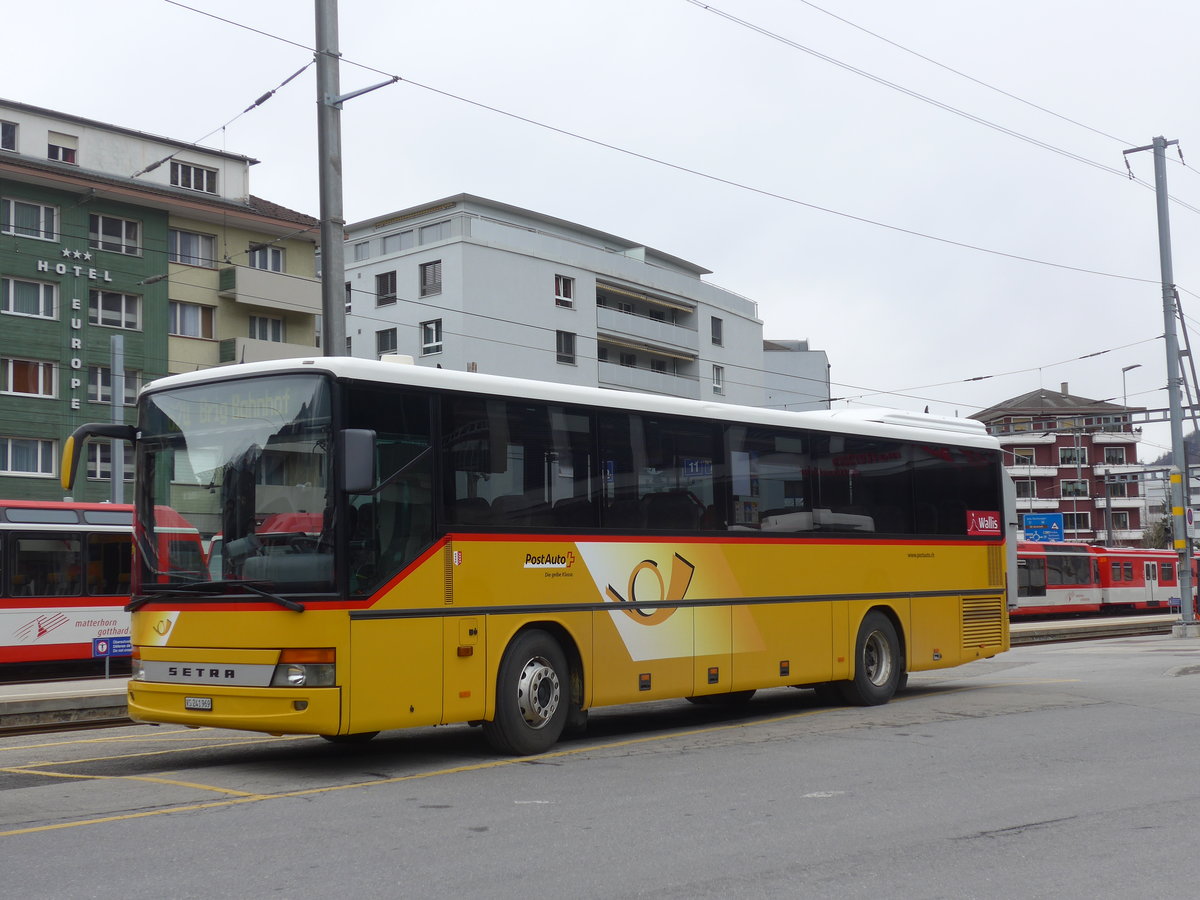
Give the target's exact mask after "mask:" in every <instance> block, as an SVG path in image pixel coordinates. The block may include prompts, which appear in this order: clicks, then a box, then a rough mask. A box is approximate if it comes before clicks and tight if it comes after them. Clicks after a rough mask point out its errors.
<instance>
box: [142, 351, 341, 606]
mask: <svg viewBox="0 0 1200 900" xmlns="http://www.w3.org/2000/svg"><path fill="white" fill-rule="evenodd" d="M329 397H330V388H329V383H328V381H327V380H326V379H325V378H323V377H321V376H318V375H275V376H269V377H263V378H254V379H246V380H239V381H237V382H215V383H212V384H205V385H197V386H194V387H180V388H176V389H173V390H163V391H157V392H155V391H153V390H152V391H150V392H148V393H147V394H146V395H145V396H144V397H143V398H142V401H141V403H142V409H141V418H140V423H141V424H140V431H141V435H140V439H139V442H138V453H139V458H138V462H139V490H140V492H141V493H140V497H139V499H140V504H139V511H140V512H139V515H140V520H139V522H138V528H137V530H136V534H137V541H138V554H137V556H138V561H139V572H138V575H139V576H140V584H139V585H137V586H138V587H140V588H141V590H143V591H153V590H155V586H156V585H164V586H165V585H175V586H178V585H179V581H180V579H179V577H178V573H176V572H172V570H171V566H170V565H169V564H168V560H167V559H165V558H163V556H162V553H161V552H160V551H161V549H162V548H161V547H160V546H158V544H159V543H160V542H156V541H152V540H146V539H144V537H143V536H144V535H150V534H155V533H156V532H157V531H161V530H162V528H163V526H164V524H165V523H163V522H159V521H157V519H158V516H159V515H160V513H159V510H161V509H162V508H170V509H173V510H176V511H177V512H178V513H180V514H181V515H183V516H184V517H185V518H186V519H187V520H188V521H189V522H191V523H192V524H193V525H194V526H195V527H196V528H197V529H199V531H200V533H201V534H202V535H203V536H204V538H205V539H206V540H207V541H209V542H210V544H209V545H210V547H217V548H219V552H218V553H217V555H216V556H215V558H213V559H210V560H209V565H208V566H207V567H204V566H198V567H196V568H197V571H195V573H194V578H193V577H192V575H193V573H189V578H188V579H187V580H188V581H195V582H209V583H212V585H213V587H214V588H215V587H217V586H218V585H221V584H229V583H233V582H239V581H245V582H253V583H254V584H255V586H256V587H257V588H259V589H262V590H269V591H286V592H290V593H328V592H331V591H332V590H333V589H334V580H333V579H334V576H333V573H334V564H333V543H334V542H333V539H332V534H331V533H328V531H327V523H328V522H330V521H331V520H332V516H331V514H329V512H328V511H329V510H330V509H331V506H332V503H333V492H332V491H331V489H330V483H331V479H330V476H329V471H330V468H329V467H330V457H329V442H330V401H329ZM200 586H202V585H201V584H197V587H200Z"/></svg>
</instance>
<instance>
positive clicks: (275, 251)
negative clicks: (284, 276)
mask: <svg viewBox="0 0 1200 900" xmlns="http://www.w3.org/2000/svg"><path fill="white" fill-rule="evenodd" d="M248 256H249V260H250V268H252V269H263V270H264V271H267V272H282V271H283V248H282V247H263V246H261V245H255V244H251V245H250V253H249V254H248Z"/></svg>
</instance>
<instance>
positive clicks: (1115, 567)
mask: <svg viewBox="0 0 1200 900" xmlns="http://www.w3.org/2000/svg"><path fill="white" fill-rule="evenodd" d="M1112 580H1113V581H1120V580H1121V564H1120V563H1119V562H1115V563H1113V564H1112Z"/></svg>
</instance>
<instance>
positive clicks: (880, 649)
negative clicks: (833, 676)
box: [838, 610, 904, 706]
mask: <svg viewBox="0 0 1200 900" xmlns="http://www.w3.org/2000/svg"><path fill="white" fill-rule="evenodd" d="M903 675H904V657H903V656H902V655H901V653H900V639H899V637H897V635H896V626H895V625H893V624H892V620H891V619H889V618H888V617H887V616H885V615H884V614H883V613H881V612H879V611H878V610H872V611H871V612H869V613H867V614H866V616H865V617H864V618H863V620H862V625H860V626H859V628H858V640H857V641H855V644H854V677H853V678H852V679H850V680H849V681H842V682H839V683H838V687H839V688H840V690H841V692H842V698H843V699H844V700H845V701H846V702H847V703H850V704H852V705H854V706H879V705H880V704H883V703H887V702H888V701H889V700H891V699H892V697H893V695H895V693H896V690H897V689H898V688H899V685H900V682H901V677H902V676H903Z"/></svg>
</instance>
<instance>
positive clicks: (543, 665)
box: [483, 629, 571, 756]
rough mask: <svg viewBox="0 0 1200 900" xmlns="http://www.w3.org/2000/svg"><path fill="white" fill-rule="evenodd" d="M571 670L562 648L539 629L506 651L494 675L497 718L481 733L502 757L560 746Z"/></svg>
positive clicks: (525, 635) (565, 718)
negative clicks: (496, 673)
mask: <svg viewBox="0 0 1200 900" xmlns="http://www.w3.org/2000/svg"><path fill="white" fill-rule="evenodd" d="M570 685H571V679H570V672H569V670H568V668H567V657H566V655H565V654H564V653H563V651H562V648H561V647H560V646H559V645H558V641H556V640H555V639H554V638H553V637H551V636H550V635H549V634H548V633H547V632H545V631H541V630H539V629H534V630H531V631H526V632H523V633H521V634H519V635H518V636H517V637H516V639H515V640H514V641H513V642H512V643H511V644H509V646H508V649H507V650H505V651H504V657H503V659H501V661H500V672H499V674H498V675H497V676H496V716H495V718H494V719H492V721H490V722H484V723H483V735H484V737H485V738H486V739H487V742H488V744H490V745H491V747H492V749H493V750H495V751H497V752H498V753H507V754H511V755H513V756H529V755H531V754H534V753H544V752H546V751H547V750H549V749H550V748H551V747H553V746H554V745H555V743H557V741H558V739H559V737H560V736H561V735H562V731H563V726H564V725H565V724H566V721H567V708H568V707H569V706H570V704H571V697H570V690H571V688H570Z"/></svg>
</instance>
